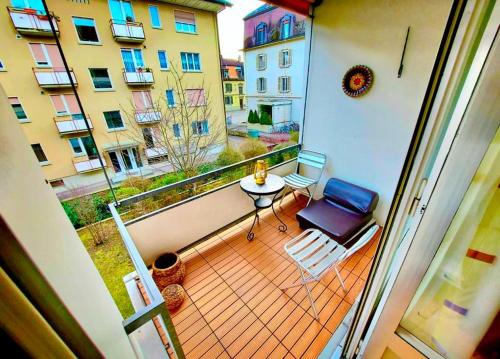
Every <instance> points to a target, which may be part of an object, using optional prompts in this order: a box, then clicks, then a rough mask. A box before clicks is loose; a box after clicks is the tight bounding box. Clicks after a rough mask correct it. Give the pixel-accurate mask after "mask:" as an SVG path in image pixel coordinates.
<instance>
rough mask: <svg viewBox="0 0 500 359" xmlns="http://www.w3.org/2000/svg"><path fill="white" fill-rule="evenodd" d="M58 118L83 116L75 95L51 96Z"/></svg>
mask: <svg viewBox="0 0 500 359" xmlns="http://www.w3.org/2000/svg"><path fill="white" fill-rule="evenodd" d="M50 100H51V101H52V104H53V105H54V109H55V110H56V115H57V116H67V115H72V116H73V117H75V116H78V115H81V111H80V107H79V106H78V102H77V101H76V96H75V95H74V94H63V95H50ZM82 117H83V116H82Z"/></svg>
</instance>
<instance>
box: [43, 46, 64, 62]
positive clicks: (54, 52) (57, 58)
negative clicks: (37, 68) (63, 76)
mask: <svg viewBox="0 0 500 359" xmlns="http://www.w3.org/2000/svg"><path fill="white" fill-rule="evenodd" d="M45 49H46V50H47V53H48V54H49V58H50V62H51V63H52V67H64V63H63V61H62V57H61V54H60V53H59V49H58V48H57V45H54V44H45Z"/></svg>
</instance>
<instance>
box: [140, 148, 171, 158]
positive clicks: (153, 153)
mask: <svg viewBox="0 0 500 359" xmlns="http://www.w3.org/2000/svg"><path fill="white" fill-rule="evenodd" d="M145 152H146V157H147V158H158V157H163V156H167V154H168V150H167V148H166V147H157V146H155V147H150V148H146V151H145Z"/></svg>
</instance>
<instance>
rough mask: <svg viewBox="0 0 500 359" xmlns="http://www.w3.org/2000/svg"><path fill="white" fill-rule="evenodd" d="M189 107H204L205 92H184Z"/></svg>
mask: <svg viewBox="0 0 500 359" xmlns="http://www.w3.org/2000/svg"><path fill="white" fill-rule="evenodd" d="M186 95H187V98H188V104H189V106H203V105H205V90H203V89H191V90H186Z"/></svg>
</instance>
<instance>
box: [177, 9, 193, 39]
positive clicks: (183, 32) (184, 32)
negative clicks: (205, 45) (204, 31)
mask: <svg viewBox="0 0 500 359" xmlns="http://www.w3.org/2000/svg"><path fill="white" fill-rule="evenodd" d="M176 11H178V12H185V13H189V14H193V17H194V24H188V23H185V22H181V21H176V18H175V12H176ZM179 24H181V25H187V26H193V27H194V31H187V30H183V29H179V28H178V26H177V25H179ZM174 28H175V32H178V33H181V34H191V35H197V34H198V25H197V23H196V13H194V12H191V11H184V10H174Z"/></svg>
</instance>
